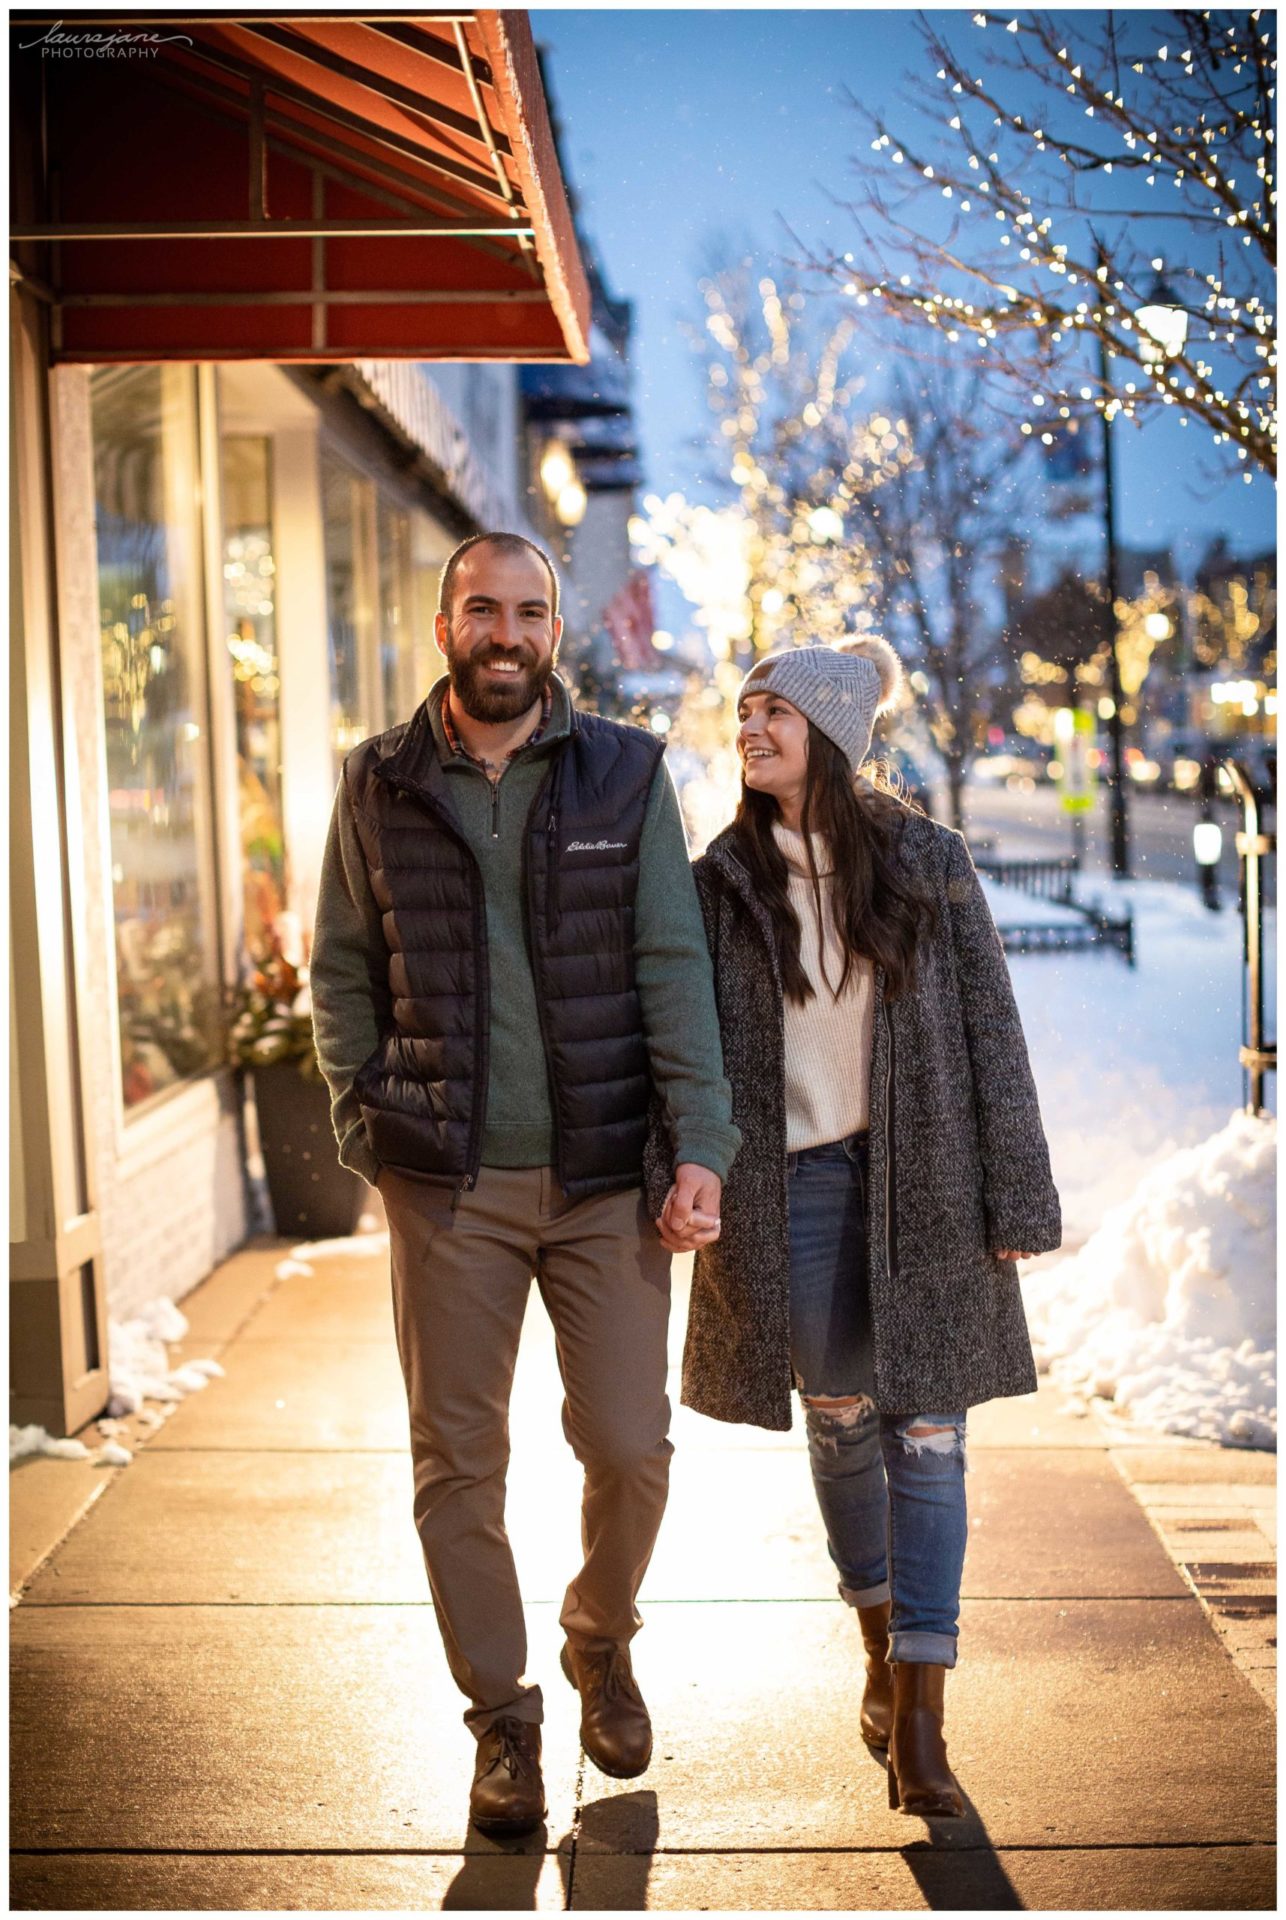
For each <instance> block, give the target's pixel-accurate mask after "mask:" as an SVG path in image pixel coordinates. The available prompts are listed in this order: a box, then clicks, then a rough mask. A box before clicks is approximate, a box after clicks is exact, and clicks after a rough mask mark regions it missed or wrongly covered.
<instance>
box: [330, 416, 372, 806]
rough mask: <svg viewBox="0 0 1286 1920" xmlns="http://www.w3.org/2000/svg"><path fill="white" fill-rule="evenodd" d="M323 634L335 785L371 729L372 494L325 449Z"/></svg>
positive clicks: (364, 481) (358, 476)
mask: <svg viewBox="0 0 1286 1920" xmlns="http://www.w3.org/2000/svg"><path fill="white" fill-rule="evenodd" d="M321 475H322V517H323V521H324V534H325V542H326V608H327V619H328V624H329V627H330V706H331V744H332V747H333V749H334V754H335V777H336V779H337V780H338V778H339V770H340V766H341V764H342V762H343V759H344V755H345V754H346V753H348V752H349V751H350V749H351V748H353V747H355V746H357V745H358V744H359V743H360V742H361V741H363V740H365V739H366V737H367V735H368V734H371V733H374V732H375V731H376V728H377V712H378V703H379V697H380V688H379V680H378V677H377V675H376V672H375V661H374V659H373V657H372V656H373V653H374V621H373V618H372V616H373V613H374V609H375V595H376V585H375V577H374V576H375V556H374V552H373V548H374V518H375V498H374V495H375V489H374V487H373V486H372V484H371V482H370V481H369V480H367V479H365V478H364V477H363V476H362V475H361V474H359V473H355V472H354V471H353V469H352V468H351V467H350V466H348V465H347V463H346V462H345V461H343V460H340V459H339V458H338V457H337V456H336V455H335V454H333V453H331V452H330V451H329V449H327V448H323V450H322V456H321Z"/></svg>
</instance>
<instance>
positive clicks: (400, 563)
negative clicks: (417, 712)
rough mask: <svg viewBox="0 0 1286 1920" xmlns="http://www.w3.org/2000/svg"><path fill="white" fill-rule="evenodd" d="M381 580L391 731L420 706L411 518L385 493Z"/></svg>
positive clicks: (380, 514) (378, 525)
mask: <svg viewBox="0 0 1286 1920" xmlns="http://www.w3.org/2000/svg"><path fill="white" fill-rule="evenodd" d="M375 537H376V549H377V552H378V554H379V578H380V681H381V686H382V690H383V695H384V719H383V724H384V725H385V726H386V727H392V726H396V725H397V723H398V721H399V720H406V719H408V718H409V717H410V714H411V711H412V709H413V708H414V706H415V699H414V695H413V691H412V689H413V687H414V683H415V666H414V661H413V659H412V639H413V630H414V629H413V616H414V605H413V601H412V596H411V519H410V515H409V514H406V513H403V512H402V510H401V509H400V508H399V507H395V506H393V505H392V504H391V503H390V501H389V500H388V499H387V498H386V497H385V496H384V495H383V494H381V495H380V497H379V500H378V502H377V505H376V509H375Z"/></svg>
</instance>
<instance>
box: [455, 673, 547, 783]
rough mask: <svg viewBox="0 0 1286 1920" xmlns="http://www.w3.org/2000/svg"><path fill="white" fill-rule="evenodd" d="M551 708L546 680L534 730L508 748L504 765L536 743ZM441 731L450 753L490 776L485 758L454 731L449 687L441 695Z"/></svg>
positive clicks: (545, 725)
mask: <svg viewBox="0 0 1286 1920" xmlns="http://www.w3.org/2000/svg"><path fill="white" fill-rule="evenodd" d="M553 710H554V692H553V688H552V687H551V686H550V685H549V683H548V682H546V683H545V691H544V693H543V695H542V696H541V702H540V718H539V720H538V721H537V722H536V731H535V732H534V733H529V734H528V735H527V738H526V739H525V740H522V741H520V742H519V744H518V745H517V746H516V747H512V748H511V749H510V751H509V752H508V753H507V754H506V755H505V758H504V765H505V766H506V767H507V766H508V765H509V762H510V761H511V760H512V759H513V757H514V755H515V754H516V753H522V752H523V751H524V750H525V749H526V748H527V747H534V746H535V745H536V744H537V742H538V741H539V740H540V738H541V736H542V735H543V734H544V731H545V728H546V727H547V726H548V725H549V716H550V715H551V713H552V712H553ZM442 731H443V733H444V734H445V735H446V741H447V745H448V747H450V749H451V751H452V753H453V754H455V755H456V757H457V758H458V759H461V760H468V761H469V762H470V763H471V764H472V765H473V766H475V767H480V768H481V770H482V772H483V773H485V774H486V775H487V778H488V779H490V778H491V777H492V772H491V767H490V766H489V765H488V763H487V762H486V761H485V760H482V759H479V757H478V755H477V754H476V753H470V752H469V749H468V747H466V746H465V744H464V742H463V741H462V740H461V738H460V736H459V734H458V733H457V732H456V729H455V722H454V721H453V720H452V718H451V694H450V690H449V689H448V691H447V692H446V693H445V694H444V695H443V699H442Z"/></svg>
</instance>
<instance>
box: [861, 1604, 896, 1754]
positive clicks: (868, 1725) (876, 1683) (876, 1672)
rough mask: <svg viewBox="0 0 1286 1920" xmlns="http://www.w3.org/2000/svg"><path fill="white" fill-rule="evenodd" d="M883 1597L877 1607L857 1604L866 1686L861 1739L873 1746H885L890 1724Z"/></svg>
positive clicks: (890, 1682) (890, 1673) (890, 1683)
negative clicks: (863, 1652) (863, 1649)
mask: <svg viewBox="0 0 1286 1920" xmlns="http://www.w3.org/2000/svg"><path fill="white" fill-rule="evenodd" d="M891 1611H892V1609H891V1607H890V1605H889V1602H888V1601H887V1600H881V1602H880V1604H879V1606H878V1607H858V1609H857V1619H858V1625H859V1626H860V1627H861V1629H862V1645H863V1646H864V1647H865V1648H866V1686H865V1689H864V1690H863V1693H862V1712H861V1720H860V1724H861V1728H862V1738H863V1740H865V1741H867V1742H868V1743H869V1744H870V1745H871V1746H873V1747H887V1746H888V1744H889V1730H890V1728H891V1727H892V1725H893V1669H892V1667H891V1666H890V1665H889V1615H890V1613H891Z"/></svg>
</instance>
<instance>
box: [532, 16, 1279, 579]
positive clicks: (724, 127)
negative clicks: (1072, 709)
mask: <svg viewBox="0 0 1286 1920" xmlns="http://www.w3.org/2000/svg"><path fill="white" fill-rule="evenodd" d="M530 17H531V24H532V30H533V32H534V34H535V36H536V39H537V41H538V42H539V43H540V44H541V46H542V47H544V48H545V49H546V50H547V53H548V56H549V82H550V91H551V94H552V96H553V99H554V103H555V106H556V109H557V111H558V113H559V115H560V117H561V120H562V122H563V134H564V143H565V147H566V157H567V166H568V171H569V173H570V176H571V179H572V181H573V183H574V186H575V188H576V191H577V193H578V195H579V198H580V204H581V217H582V222H583V225H584V226H585V228H586V230H587V232H588V233H589V235H590V237H591V239H592V241H593V242H594V244H595V246H596V247H597V249H598V252H599V255H600V257H601V259H602V262H603V265H604V269H605V272H606V274H607V278H608V284H609V286H610V287H611V289H612V291H613V292H615V293H617V294H621V295H624V296H626V297H627V298H629V299H631V300H632V301H633V302H634V305H635V317H636V334H635V355H634V358H635V370H636V400H637V411H638V418H639V422H640V426H641V430H642V438H643V453H644V461H645V468H646V475H647V486H648V488H649V490H653V491H657V492H660V493H667V492H670V491H671V490H678V491H681V492H684V493H687V494H688V495H693V494H699V493H701V491H702V488H701V484H700V479H699V472H698V468H699V461H700V456H699V454H698V453H697V452H694V450H693V448H692V446H691V442H692V441H693V439H694V437H704V435H705V434H706V433H707V431H708V426H707V421H708V416H707V414H706V411H705V400H704V393H703V388H702V383H701V379H700V375H699V373H698V371H697V369H696V367H695V366H694V363H693V360H692V355H691V350H690V348H689V346H688V345H687V343H686V341H685V339H684V337H683V335H682V333H681V330H680V323H681V322H682V321H683V320H685V319H686V320H689V321H698V322H699V321H700V319H701V318H702V316H703V312H704V309H703V307H702V304H701V299H700V295H699V292H698V290H697V282H698V280H699V278H700V276H701V274H702V271H703V269H704V267H705V265H706V262H707V258H708V250H709V247H710V244H711V242H712V241H717V240H718V239H719V238H720V237H722V236H726V237H727V239H729V240H730V241H731V242H732V243H733V244H734V245H735V246H737V247H738V249H739V250H744V249H746V248H749V249H753V251H754V252H755V254H756V256H757V257H761V258H762V259H763V262H764V265H765V267H766V268H768V269H771V268H772V267H773V265H774V264H775V258H774V256H777V257H780V256H781V255H783V254H784V253H786V252H787V251H788V250H789V241H788V239H787V236H786V235H785V233H784V230H783V228H782V226H781V223H780V221H779V220H778V219H777V217H776V216H777V215H779V214H780V215H784V216H785V218H786V219H787V220H788V221H789V223H790V224H791V226H792V227H793V228H794V229H795V231H796V232H797V233H799V234H800V236H801V237H802V238H803V239H805V240H809V241H813V242H816V243H818V244H820V245H826V244H828V243H829V244H834V245H836V246H839V247H841V248H842V247H845V246H850V245H852V244H853V236H852V230H851V224H850V221H849V219H848V216H847V215H846V214H845V213H844V212H843V211H842V210H841V209H838V208H836V207H834V206H833V205H832V204H831V201H830V199H829V198H828V191H829V193H833V194H834V195H836V196H837V197H840V198H842V197H844V196H846V195H849V196H851V195H852V193H853V186H852V183H853V181H854V178H855V176H854V174H853V170H852V163H853V161H854V159H855V158H856V159H858V160H859V161H860V162H862V163H865V162H867V161H868V160H870V159H873V157H874V156H871V155H869V153H868V151H867V147H868V137H867V136H866V135H864V133H863V131H862V128H861V126H860V124H859V122H858V120H857V118H856V116H855V115H854V113H853V111H852V109H851V107H850V106H849V104H848V102H847V99H846V97H845V90H846V89H848V90H851V91H852V92H853V93H854V94H857V95H859V96H860V97H862V98H863V99H865V100H866V101H867V102H868V103H871V104H879V105H880V106H882V107H883V108H884V109H885V110H886V111H887V112H888V117H889V118H890V119H891V121H892V123H893V125H894V126H895V127H909V126H914V124H915V122H914V121H913V120H912V118H911V115H910V114H909V113H908V112H907V110H906V109H905V108H903V109H902V110H900V111H894V108H895V107H896V103H897V100H898V97H899V95H900V92H901V86H902V82H903V79H904V76H905V75H907V74H908V73H910V72H911V71H913V70H914V71H919V72H924V69H925V65H926V62H925V58H924V55H923V52H922V49H921V45H920V41H919V36H918V33H917V30H916V24H915V16H914V15H913V14H912V13H911V12H909V11H897V10H890V9H876V10H863V11H850V10H819V9H811V8H809V9H797V10H792V11H789V12H785V11H775V10H774V11H757V10H748V9H734V10H728V11H722V10H720V11H709V12H707V11H701V10H693V11H671V10H664V11H663V10H654V9H642V10H638V11H625V10H615V9H596V10H593V11H589V10H581V9H571V8H568V9H561V8H538V9H533V10H532V12H531V16H530ZM934 18H935V21H939V22H940V21H942V20H943V19H944V16H942V15H941V14H939V15H936V16H934ZM950 20H951V22H952V28H951V31H952V37H953V38H954V39H957V40H958V37H959V34H960V33H961V32H965V33H967V32H968V31H969V28H968V15H967V14H955V15H952V16H950ZM1184 231H1185V229H1176V228H1175V227H1174V226H1173V225H1171V227H1170V229H1169V238H1170V242H1171V244H1172V245H1173V244H1174V243H1175V237H1176V233H1182V232H1184ZM1176 411H1177V410H1176ZM1116 446H1117V449H1118V454H1117V461H1118V465H1117V474H1118V502H1119V505H1118V514H1119V531H1120V538H1121V539H1122V541H1123V542H1124V543H1125V544H1127V545H1137V546H1164V545H1168V546H1171V547H1172V548H1173V550H1174V553H1175V559H1176V561H1177V562H1178V563H1179V565H1180V567H1181V569H1182V570H1184V571H1187V570H1188V569H1189V568H1190V567H1191V565H1192V564H1193V563H1194V561H1195V560H1196V559H1197V558H1198V557H1199V555H1200V554H1201V552H1202V551H1204V547H1205V544H1206V542H1207V540H1208V539H1209V537H1210V536H1211V535H1212V534H1213V533H1215V532H1218V531H1222V532H1224V533H1225V534H1226V536H1227V538H1228V540H1229V543H1230V545H1231V546H1232V547H1233V548H1234V549H1235V550H1237V551H1241V552H1253V551H1256V550H1262V549H1263V548H1264V547H1266V546H1268V545H1270V544H1271V542H1272V539H1273V530H1274V517H1273V516H1274V500H1273V490H1272V487H1271V485H1270V484H1269V482H1268V481H1267V480H1266V479H1264V478H1262V477H1257V478H1256V479H1255V481H1254V482H1253V484H1251V485H1249V486H1248V485H1245V484H1244V483H1243V482H1242V480H1241V477H1240V476H1239V475H1238V476H1237V477H1236V478H1235V479H1234V480H1232V481H1231V482H1229V483H1228V484H1227V485H1225V486H1222V487H1220V488H1219V489H1218V490H1217V491H1216V492H1215V493H1214V494H1213V496H1212V495H1211V492H1210V488H1209V484H1208V482H1206V483H1205V484H1203V485H1202V486H1200V487H1198V486H1197V485H1195V484H1194V480H1195V476H1194V475H1193V469H1194V468H1195V467H1196V466H1197V464H1198V456H1199V455H1202V454H1206V455H1207V459H1206V461H1205V464H1206V465H1210V464H1212V463H1211V461H1210V460H1209V456H1208V452H1207V448H1208V443H1207V442H1206V440H1205V438H1204V433H1203V429H1202V428H1201V427H1199V426H1198V425H1196V424H1195V423H1192V424H1190V425H1189V426H1188V427H1187V428H1180V427H1179V426H1178V423H1177V420H1175V419H1174V418H1173V416H1172V415H1167V416H1166V417H1165V418H1159V419H1156V420H1154V422H1153V423H1151V424H1149V425H1148V426H1147V427H1145V428H1143V429H1138V428H1135V427H1133V426H1131V425H1129V424H1127V423H1122V426H1121V427H1120V428H1119V430H1118V437H1117V440H1116Z"/></svg>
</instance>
